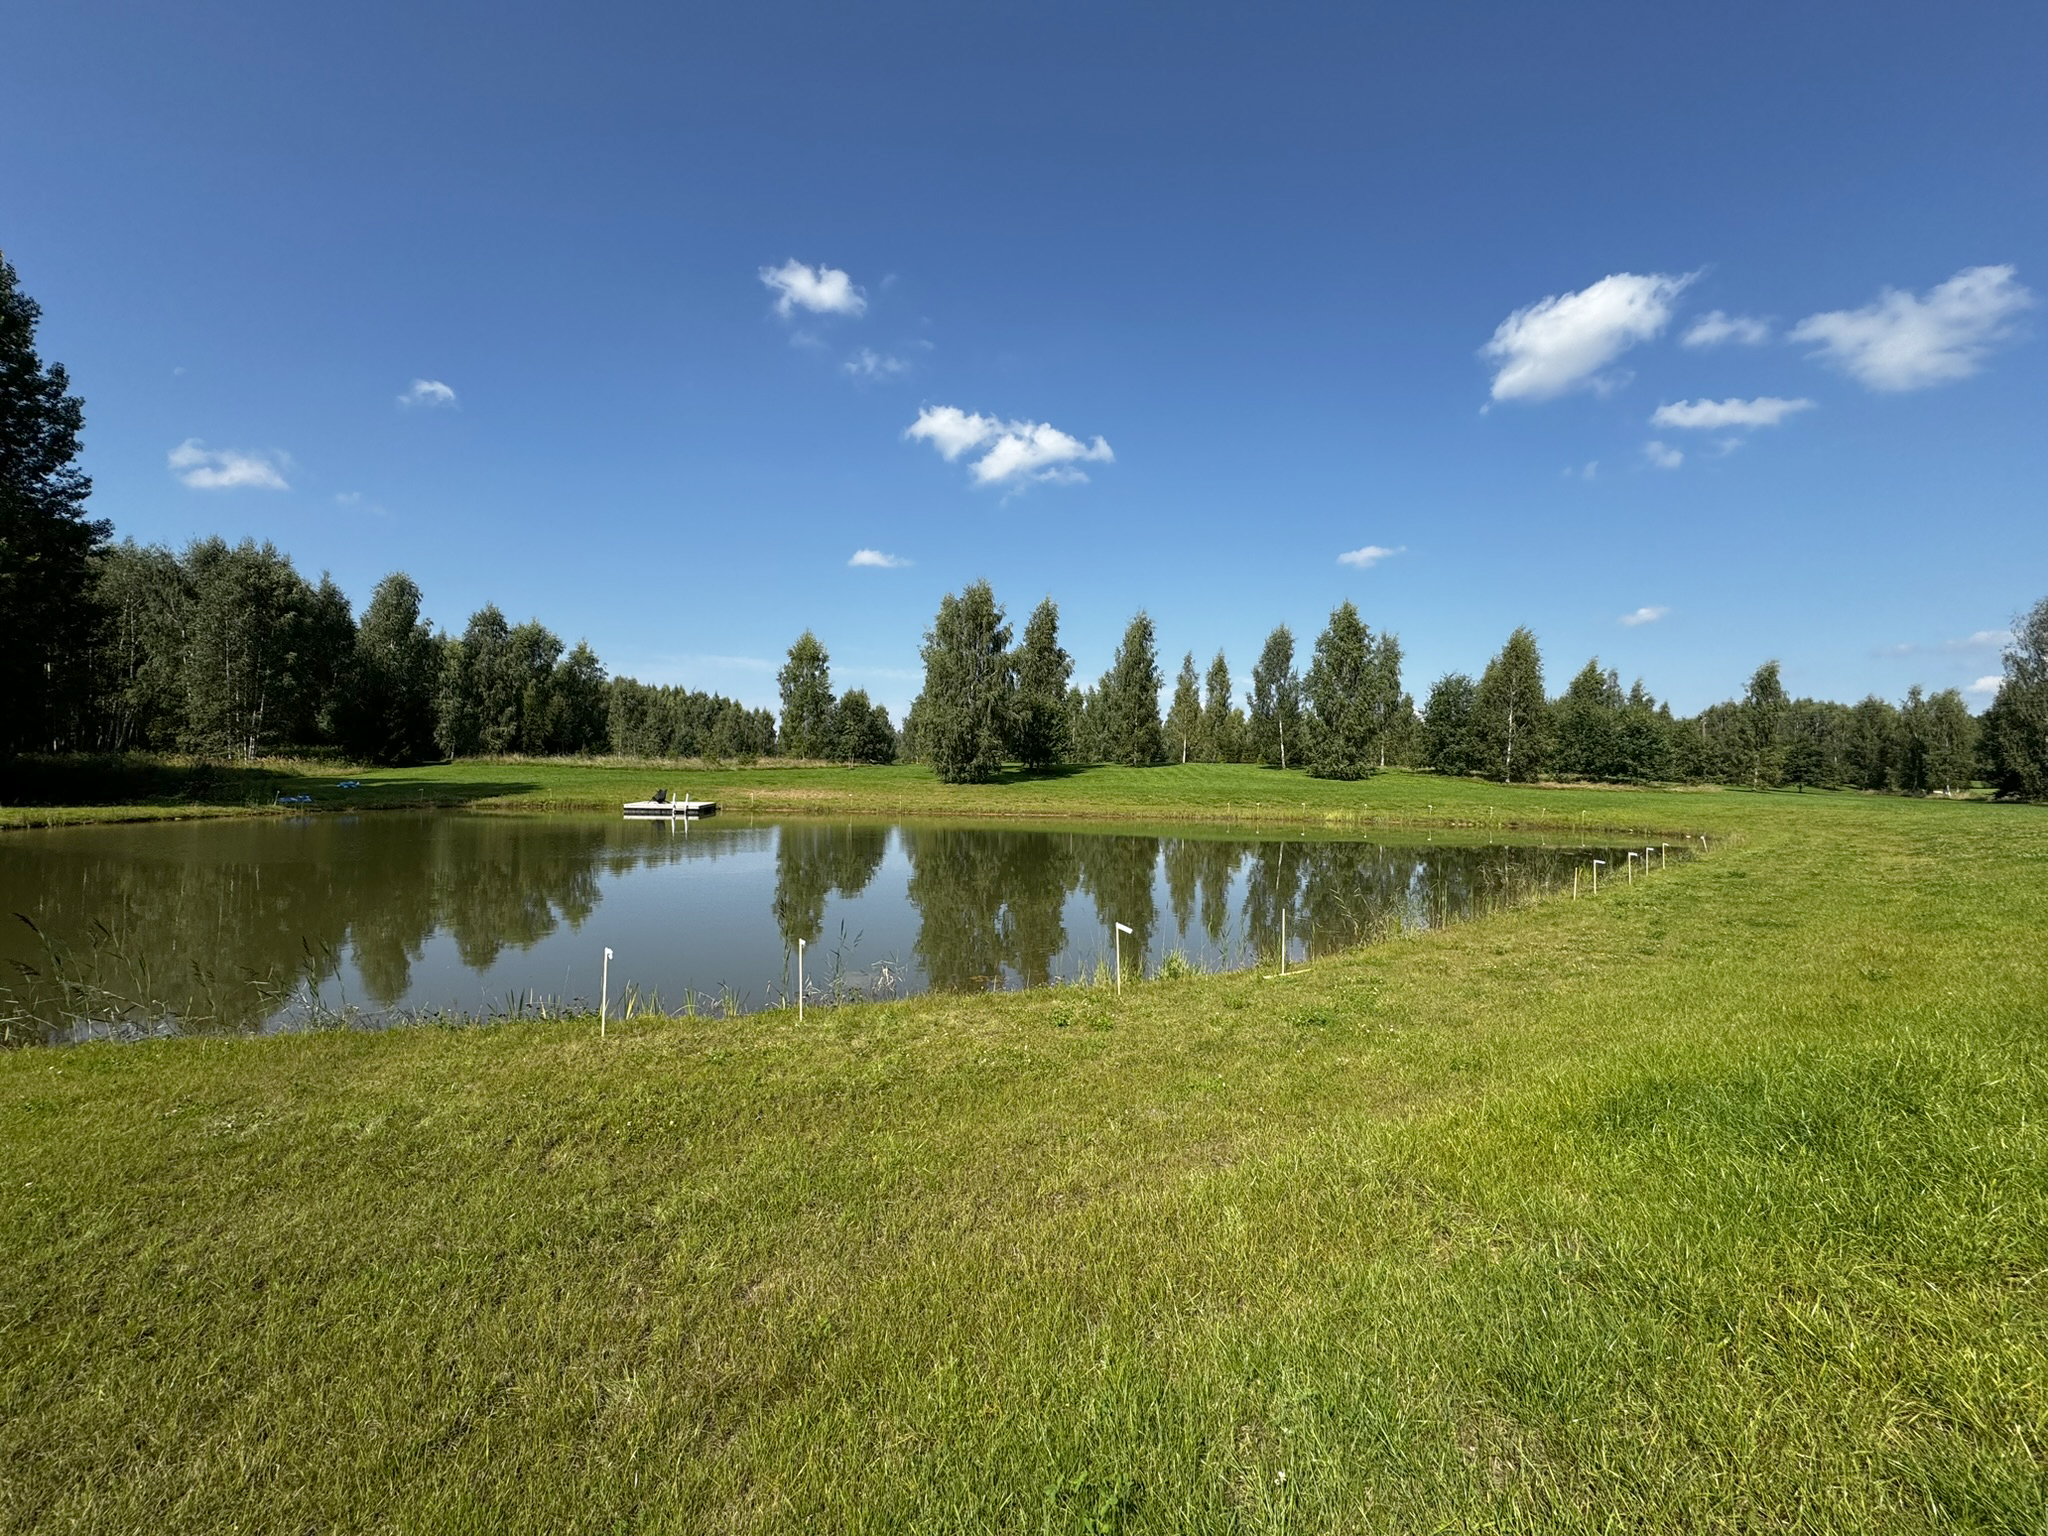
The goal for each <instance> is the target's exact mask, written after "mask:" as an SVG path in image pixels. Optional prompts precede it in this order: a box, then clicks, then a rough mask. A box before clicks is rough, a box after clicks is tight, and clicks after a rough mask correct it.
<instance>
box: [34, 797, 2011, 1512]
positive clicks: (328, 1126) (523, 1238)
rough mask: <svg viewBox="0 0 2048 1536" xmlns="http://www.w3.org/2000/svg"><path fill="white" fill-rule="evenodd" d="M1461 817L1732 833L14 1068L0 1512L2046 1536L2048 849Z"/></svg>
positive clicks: (1725, 800)
mask: <svg viewBox="0 0 2048 1536" xmlns="http://www.w3.org/2000/svg"><path fill="white" fill-rule="evenodd" d="M1162 776H1163V777H1170V775H1164V774H1162ZM1084 783H1085V781H1084ZM1409 783H1410V785H1411V786H1412V787H1416V788H1417V789H1418V792H1419V790H1420V789H1421V788H1423V787H1428V788H1443V786H1438V785H1435V784H1434V783H1433V781H1426V780H1414V781H1409ZM1398 787H1399V786H1397V785H1394V784H1391V783H1389V782H1387V781H1377V782H1376V783H1375V784H1374V785H1368V786H1364V787H1363V788H1362V789H1354V791H1353V792H1354V793H1358V794H1370V795H1377V794H1378V793H1381V792H1383V791H1384V792H1391V791H1392V790H1394V789H1396V788H1398ZM1451 788H1454V789H1455V790H1456V791H1457V792H1458V793H1459V794H1460V795H1463V796H1464V797H1466V798H1465V800H1464V801H1463V802H1462V803H1464V804H1466V805H1468V806H1469V807H1470V808H1471V809H1472V810H1473V811H1474V812H1475V813H1476V812H1477V811H1479V810H1481V809H1484V808H1487V807H1491V809H1492V810H1493V811H1494V812H1495V813H1497V814H1498V815H1500V816H1502V817H1504V818H1506V819H1508V820H1522V821H1529V820H1543V819H1546V818H1550V817H1553V816H1555V817H1562V816H1565V815H1567V814H1568V813H1576V812H1578V811H1581V810H1590V811H1592V812H1593V813H1594V814H1596V815H1598V816H1601V817H1605V818H1608V819H1611V820H1613V821H1615V822H1620V823H1626V819H1627V818H1628V817H1630V816H1633V815H1637V814H1645V813H1643V812H1640V811H1638V810H1631V809H1630V807H1631V806H1635V807H1642V806H1645V805H1649V806H1650V807H1651V809H1652V810H1653V811H1656V812H1659V813H1661V812H1662V811H1664V809H1665V808H1666V807H1668V806H1669V805H1671V804H1678V805H1680V806H1682V807H1685V808H1686V809H1688V811H1689V810H1690V809H1691V808H1693V807H1701V808H1703V814H1707V813H1711V815H1712V816H1713V817H1714V818H1715V820H1716V821H1717V822H1720V823H1722V824H1723V825H1733V824H1734V823H1735V822H1737V821H1740V822H1743V823H1745V824H1746V826H1745V836H1744V837H1742V838H1740V839H1737V840H1734V841H1732V842H1730V843H1729V844H1728V845H1726V846H1725V847H1720V848H1717V849H1716V851H1715V852H1714V853H1713V854H1712V855H1711V856H1710V857H1709V858H1707V859H1705V860H1703V861H1700V862H1698V863H1695V864H1692V865H1690V866H1686V867H1684V868H1682V869H1681V868H1679V867H1676V866H1674V867H1673V868H1672V869H1671V870H1669V871H1668V872H1665V873H1661V874H1658V875H1656V876H1654V877H1652V878H1650V879H1648V880H1645V881H1641V882H1639V883H1637V884H1636V885H1635V886H1634V887H1632V888H1631V887H1627V886H1621V887H1615V886H1613V885H1609V886H1608V887H1607V888H1606V889H1604V890H1603V892H1602V894H1601V896H1600V898H1599V900H1598V901H1592V900H1585V901H1578V902H1571V901H1556V902H1552V903H1550V904H1547V905H1543V906H1538V907H1533V908H1529V909H1525V910H1523V911H1520V912H1516V913H1511V914H1508V915H1506V916H1503V917H1500V918H1496V919H1492V920H1489V921H1486V922H1483V923H1479V924H1474V925H1471V926H1468V927H1464V928H1460V929H1454V930H1450V931H1447V932H1444V933H1440V934H1435V935H1430V936H1426V937H1420V938H1411V939H1407V940H1403V941H1400V942H1396V943H1393V944H1390V945H1386V946H1383V947H1380V948H1377V949H1373V950H1367V951H1362V952H1358V953H1355V954H1351V955H1348V956H1340V957H1335V958H1329V959H1323V960H1320V961H1318V963H1317V965H1316V966H1315V968H1314V969H1313V970H1311V971H1310V972H1308V973H1307V974H1304V975H1298V976H1293V977H1290V978H1288V979H1286V980H1284V981H1283V980H1269V979H1260V978H1257V977H1254V976H1250V975H1234V976H1224V977H1213V978H1202V979H1198V980H1193V981H1184V982H1174V983H1150V984H1146V985H1143V986H1139V987H1135V988H1132V989H1130V990H1128V991H1127V992H1126V994H1125V996H1124V997H1123V998H1122V999H1121V1000H1120V1001H1119V1000H1117V999H1115V998H1113V997H1111V996H1109V995H1106V994H1104V993H1102V992H1099V991H1095V990H1092V989H1073V990H1063V991H1062V990H1055V991H1047V992H1040V993H1035V994H1023V995H1012V996H1003V997H970V998H958V997H948V998H927V999H920V1000H915V1001H911V1002H905V1003H897V1004H889V1005H881V1006H871V1007H861V1008H851V1009H847V1010H844V1011H840V1012H836V1013H826V1012H817V1013H813V1014H812V1015H811V1017H810V1019H809V1020H808V1021H807V1022H806V1023H805V1024H803V1025H802V1026H799V1025H798V1024H797V1023H796V1022H795V1020H794V1019H793V1018H791V1017H789V1016H786V1015H756V1016H752V1017H747V1018H742V1019H738V1020H733V1021H707V1020H693V1021H648V1020H636V1021H634V1023H633V1024H631V1025H630V1026H628V1027H627V1028H626V1029H625V1030H623V1031H619V1032H615V1033H614V1036H613V1038H611V1039H610V1040H607V1041H603V1042H600V1041H599V1040H597V1039H596V1038H595V1030H594V1028H593V1027H590V1026H588V1025H570V1024H562V1025H526V1024H521V1025H515V1026H507V1027H502V1028H494V1029H488V1030H420V1031H410V1032H394V1033H389V1034H382V1035H369V1034H329V1035H321V1036H315V1037H308V1038H299V1039H285V1040H274V1041H261V1042H249V1041H189V1042H164V1043H152V1044H147V1045H139V1046H122V1047H110V1046H94V1047H81V1048H76V1049H66V1050H49V1051H17V1052H13V1053H9V1054H7V1055H6V1056H5V1057H4V1059H0V1146H4V1150H5V1170H6V1178H5V1180H4V1181H0V1231H4V1232H5V1233H6V1234H7V1237H6V1242H7V1263H6V1264H5V1265H4V1266H0V1526H5V1527H7V1528H11V1529H18V1528H31V1529H33V1528H42V1529H50V1530H67V1529H87V1530H106V1531H117V1530H119V1531H128V1530H138V1529H182V1530H200V1529H229V1528H232V1529H236V1530H243V1531H268V1530H277V1531H306V1530H325V1529H350V1530H392V1531H399V1530H408V1531H410V1530H473V1531H495V1530H509V1531H566V1530H590V1531H614V1530H631V1529H675V1530H721V1531H723V1530H732V1531H785V1530H871V1531H878V1532H879V1531H903V1530H913V1531H916V1530H922V1531H932V1532H941V1531H945V1532H952V1531H965V1530H1013V1531H1020V1532H1022V1531H1030V1532H1037V1531H1045V1530H1052V1531H1100V1530H1129V1531H1158V1532H1167V1531H1175V1532H1179V1531H1216V1532H1241V1531H1282V1530H1286V1531H1323V1530H1329V1531H1337V1530H1343V1531H1358V1530H1384V1531H1390V1532H1391V1531H1401V1532H1413V1531H1435V1530H1444V1531H1452V1530H1456V1531H1469V1530H1491V1529H1501V1530H1585V1531H1595V1530H1599V1531H1606V1530H1622V1529H1629V1530H1658V1531H1705V1530H1801V1531H1843V1532H1849V1531H1858V1532H1860V1531H1873V1530H1875V1531H1893V1530H1896V1531H1928V1532H1933V1531H1953V1530H1980V1531H2029V1532H2037V1531H2040V1530H2042V1529H2043V1528H2044V1520H2048V1473H2044V1465H2048V1295H2044V1287H2048V1280H2044V1270H2048V1132H2044V1126H2048V1057H2044V1051H2043V1044H2042V1030H2043V1024H2044V1017H2048V1005H2044V1001H2043V1000H2044V997H2048V961H2044V951H2048V943H2044V940H2043V935H2044V934H2048V813H2044V812H2043V811H2041V810H2038V809H2033V808H2026V807H2004V806H1990V805H1983V804H1947V803H1927V802H1917V803H1916V802H1911V801H1903V800H1874V799H1863V798H1854V797H1816V796H1807V797H1793V796H1742V795H1721V796H1695V797H1668V798H1665V797H1657V796H1649V795H1643V796H1630V795H1626V794H1621V793H1601V794H1595V795H1591V796H1580V795H1576V794H1572V793H1567V792H1551V793H1548V794H1546V793H1545V792H1542V791H1499V790H1486V789H1484V788H1481V787H1478V786H1452V787H1451ZM1418 797H1419V793H1418ZM1134 809H1135V810H1138V811H1141V812H1148V813H1149V812H1151V811H1153V810H1155V809H1156V807H1153V806H1150V805H1140V806H1135V807H1134ZM1662 820H1663V821H1664V824H1666V825H1669V824H1670V818H1669V817H1668V816H1667V817H1663V818H1662ZM1678 824H1679V825H1685V824H1687V823H1686V822H1685V821H1683V820H1681V821H1680V822H1679V823H1678Z"/></svg>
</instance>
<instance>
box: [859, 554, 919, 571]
mask: <svg viewBox="0 0 2048 1536" xmlns="http://www.w3.org/2000/svg"><path fill="white" fill-rule="evenodd" d="M846 563H847V564H848V565H851V566H856V567H859V566H865V567H867V568H869V569H871V570H877V571H900V570H902V569H903V568H904V567H905V566H907V565H912V564H915V562H914V561H911V560H907V559H905V558H904V557H903V556H902V555H885V554H883V553H882V552H881V551H880V550H879V549H856V550H855V551H854V552H853V558H852V559H851V560H849V561H847V562H846Z"/></svg>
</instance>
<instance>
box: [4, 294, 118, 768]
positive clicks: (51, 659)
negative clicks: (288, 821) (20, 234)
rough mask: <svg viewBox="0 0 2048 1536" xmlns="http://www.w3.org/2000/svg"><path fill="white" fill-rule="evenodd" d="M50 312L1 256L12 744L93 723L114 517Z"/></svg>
mask: <svg viewBox="0 0 2048 1536" xmlns="http://www.w3.org/2000/svg"><path fill="white" fill-rule="evenodd" d="M41 318H42V310H41V309H40V308H39V307H38V306H37V304H36V302H35V300H33V299H31V298H30V297H29V296H28V295H27V294H25V293H23V292H22V291H21V287H20V283H19V281H18V279H17V278H16V275H15V271H14V268H13V266H12V265H10V264H9V262H8V261H7V258H6V257H5V256H0V700H5V701H6V702H5V704H4V706H0V754H5V753H8V752H18V751H24V750H31V749H33V750H42V751H49V750H53V749H55V748H58V747H62V746H66V745H71V744H74V743H77V742H79V741H80V739H81V738H82V737H83V735H84V732H85V730H86V718H87V714H88V712H89V709H90V704H91V697H90V695H91V689H92V684H93V680H94V677H93V674H94V665H95V661H96V657H95V650H96V646H97V641H98V627H99V619H100V613H101V610H100V608H99V606H98V605H97V604H96V603H94V602H93V601H92V600H91V599H92V587H93V572H92V564H93V557H94V555H95V554H96V553H97V552H98V551H99V550H100V549H101V547H102V546H103V545H104V544H105V543H106V541H107V535H108V532H109V529H110V525H109V524H107V523H106V522H103V521H96V520H94V519H92V518H88V517H87V516H86V515H85V503H86V498H87V496H89V495H90V494H91V491H92V481H90V480H89V479H87V478H86V476H85V474H84V472H83V471H81V470H80V469H79V468H78V466H77V464H76V462H75V461H76V460H77V458H78V447H79V445H78V434H79V432H80V431H81V430H82V429H83V428H84V426H85V403H84V402H83V401H82V400H80V399H79V398H78V396H76V395H74V394H71V393H70V388H71V380H70V377H69V375H67V374H66V373H65V371H64V365H63V364H61V363H51V364H49V365H48V366H45V365H44V363H43V360H42V359H41V358H40V357H39V356H38V355H37V353H36V322H37V321H38V320H40V319H41Z"/></svg>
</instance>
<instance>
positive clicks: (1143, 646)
mask: <svg viewBox="0 0 2048 1536" xmlns="http://www.w3.org/2000/svg"><path fill="white" fill-rule="evenodd" d="M1159 683H1160V678H1159V658H1158V654H1157V652H1156V651H1155V649H1154V645H1153V637H1152V620H1151V618H1150V617H1149V616H1147V615H1146V613H1145V612H1144V610H1143V609H1140V610H1139V611H1138V614H1137V616H1136V617H1135V618H1133V619H1132V620H1131V622H1130V627H1129V628H1127V629H1126V630H1125V631H1124V638H1123V643H1122V644H1121V645H1119V646H1118V647H1117V648H1116V657H1115V659H1114V660H1113V661H1112V662H1111V663H1110V667H1109V670H1108V671H1107V672H1105V673H1103V674H1102V682H1101V684H1100V685H1099V686H1098V688H1097V690H1096V702H1097V706H1098V707H1099V708H1100V710H1101V712H1102V726H1101V742H1102V755H1103V758H1104V760H1105V761H1107V762H1112V763H1124V764H1127V765H1128V766H1130V767H1134V768H1135V767H1142V766H1144V765H1146V764H1148V763H1156V762H1158V761H1159V760H1160V758H1161V757H1162V756H1163V755H1164V752H1165V743H1164V740H1163V735H1162V732H1161V730H1160V726H1159Z"/></svg>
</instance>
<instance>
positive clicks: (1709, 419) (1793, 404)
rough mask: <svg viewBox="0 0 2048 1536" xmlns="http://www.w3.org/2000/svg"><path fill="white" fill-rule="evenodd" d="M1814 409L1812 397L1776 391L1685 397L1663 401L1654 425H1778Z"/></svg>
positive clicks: (1652, 420) (1714, 427)
mask: <svg viewBox="0 0 2048 1536" xmlns="http://www.w3.org/2000/svg"><path fill="white" fill-rule="evenodd" d="M1812 409H1813V402H1812V401H1811V400H1782V399H1780V398H1779V397H1778V396H1776V395H1758V396H1757V397H1756V398H1755V399H1754V400H1681V401H1679V402H1678V403H1677V404H1676V405H1660V406H1658V407H1657V414H1656V415H1654V416H1652V417H1651V418H1650V425H1651V426H1653V427H1684V428H1702V429H1705V430H1707V431H1719V430H1720V429H1721V428H1723V427H1775V426H1776V425H1777V424H1778V423H1779V422H1781V421H1783V420H1784V419H1785V418H1786V417H1787V416H1791V415H1794V414H1796V413H1797V412H1799V411H1810V410H1812Z"/></svg>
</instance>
